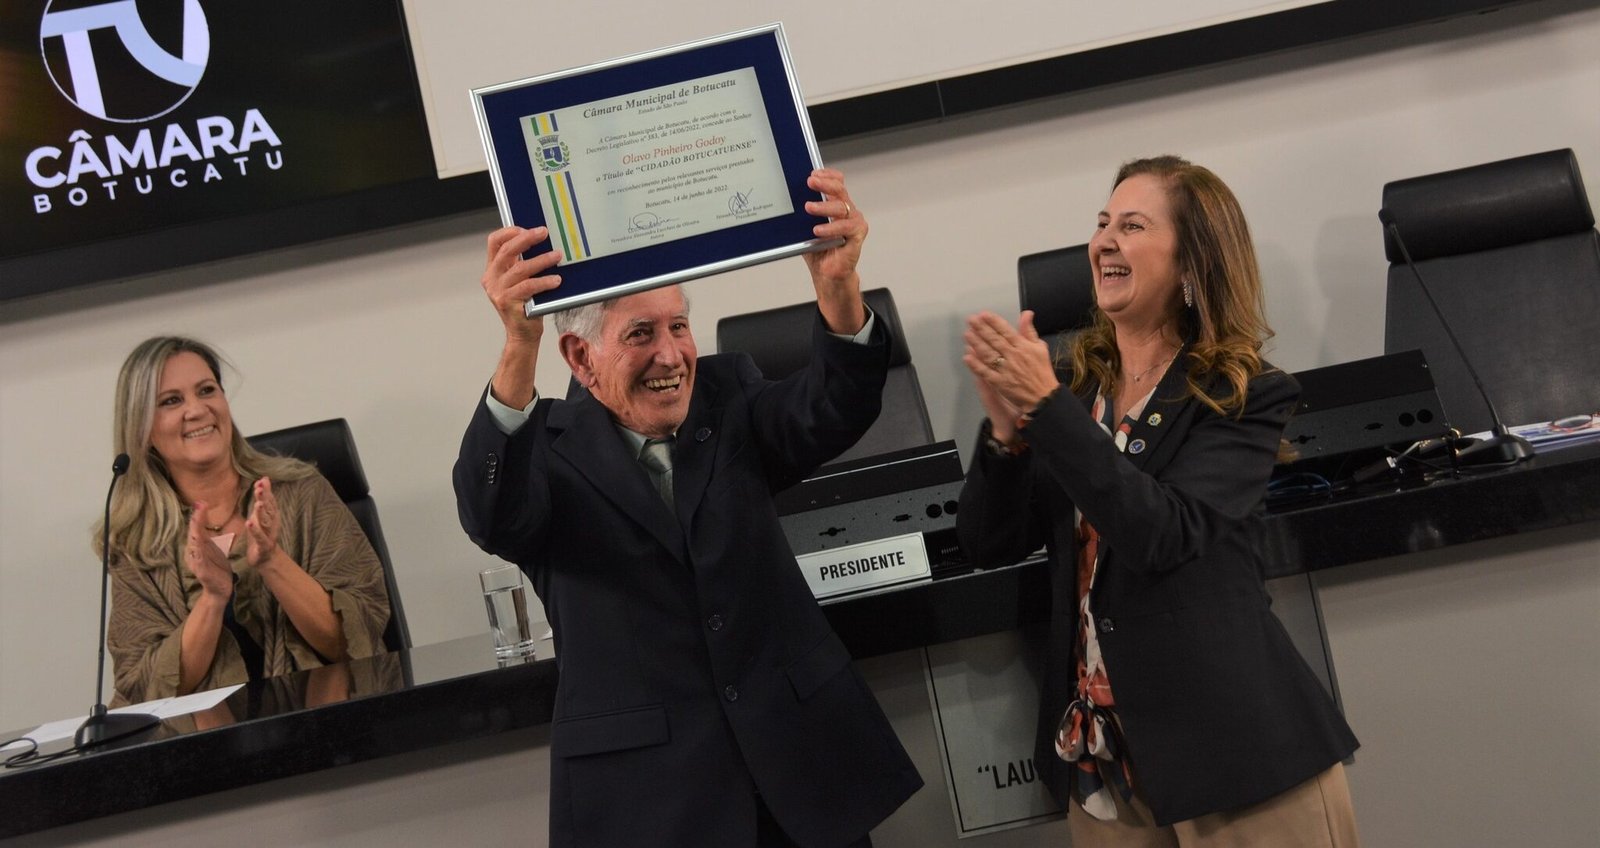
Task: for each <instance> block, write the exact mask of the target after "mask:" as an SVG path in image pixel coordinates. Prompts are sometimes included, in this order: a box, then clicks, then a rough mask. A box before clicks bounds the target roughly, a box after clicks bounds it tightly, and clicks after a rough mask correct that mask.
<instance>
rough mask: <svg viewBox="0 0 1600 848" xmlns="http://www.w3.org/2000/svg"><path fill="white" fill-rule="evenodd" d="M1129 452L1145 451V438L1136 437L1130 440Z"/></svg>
mask: <svg viewBox="0 0 1600 848" xmlns="http://www.w3.org/2000/svg"><path fill="white" fill-rule="evenodd" d="M1128 453H1144V439H1134V440H1133V441H1131V442H1129V443H1128Z"/></svg>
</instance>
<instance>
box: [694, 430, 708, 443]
mask: <svg viewBox="0 0 1600 848" xmlns="http://www.w3.org/2000/svg"><path fill="white" fill-rule="evenodd" d="M709 438H711V428H710V427H701V428H700V429H698V430H696V431H694V440H695V441H697V442H703V441H705V440H706V439H709Z"/></svg>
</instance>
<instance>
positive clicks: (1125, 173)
mask: <svg viewBox="0 0 1600 848" xmlns="http://www.w3.org/2000/svg"><path fill="white" fill-rule="evenodd" d="M1141 174H1149V175H1151V176H1154V177H1156V178H1157V179H1159V180H1160V181H1161V182H1162V183H1163V185H1164V186H1165V187H1166V190H1167V199H1168V201H1169V202H1170V204H1171V206H1172V216H1173V224H1174V226H1175V228H1176V230H1177V235H1178V256H1177V264H1178V269H1179V271H1180V273H1181V274H1182V278H1183V279H1184V280H1186V281H1188V283H1189V286H1190V290H1191V291H1192V292H1193V297H1194V306H1193V307H1192V308H1190V307H1186V306H1183V305H1181V304H1182V301H1179V304H1180V305H1179V307H1178V314H1177V316H1176V318H1177V321H1178V330H1179V332H1180V334H1181V336H1182V338H1183V339H1185V340H1186V341H1190V342H1192V344H1191V346H1190V348H1189V355H1188V361H1187V363H1186V368H1187V374H1188V390H1189V393H1190V394H1192V395H1194V396H1195V397H1196V398H1198V399H1199V400H1200V401H1201V402H1203V403H1205V404H1206V405H1207V406H1209V407H1211V408H1212V409H1214V410H1216V411H1217V412H1218V413H1219V414H1223V415H1226V414H1229V413H1230V412H1231V413H1234V414H1238V413H1241V412H1243V410H1244V402H1245V395H1246V392H1247V386H1248V384H1249V382H1250V378H1252V377H1254V376H1256V375H1257V374H1259V373H1260V372H1261V369H1262V362H1261V346H1262V344H1263V343H1265V342H1266V340H1267V339H1270V338H1272V328H1271V327H1269V326H1267V319H1266V301H1265V299H1264V297H1263V295H1262V289H1261V269H1260V266H1259V265H1257V263H1256V251H1255V246H1254V245H1253V244H1252V242H1251V239H1250V227H1249V225H1248V224H1246V223H1245V220H1244V210H1243V209H1241V208H1240V207H1239V200H1238V198H1236V197H1234V195H1233V191H1232V190H1230V189H1229V188H1228V186H1227V184H1225V183H1223V181H1222V180H1221V179H1220V178H1218V177H1217V175H1216V174H1213V173H1212V172H1211V171H1209V170H1207V169H1206V168H1202V167H1200V166H1199V165H1194V164H1191V163H1190V162H1189V161H1188V160H1186V159H1182V158H1179V157H1177V156H1156V157H1152V158H1149V159H1135V160H1133V161H1131V162H1128V163H1127V164H1125V165H1123V166H1122V168H1121V169H1119V170H1118V171H1117V178H1116V180H1115V181H1114V182H1113V183H1112V184H1111V187H1112V190H1113V191H1115V190H1116V187H1117V186H1119V185H1122V182H1123V181H1124V180H1126V179H1128V178H1130V177H1134V176H1138V175H1141ZM1063 359H1067V360H1070V363H1071V371H1072V383H1071V388H1072V391H1073V392H1074V393H1079V392H1082V391H1084V390H1086V389H1087V388H1088V387H1089V386H1090V385H1091V383H1096V382H1097V383H1099V385H1100V390H1101V391H1102V392H1104V393H1105V394H1106V395H1107V396H1109V395H1110V394H1112V393H1113V392H1115V391H1116V388H1117V380H1118V376H1119V375H1120V373H1121V361H1120V356H1119V354H1118V353H1117V333H1116V328H1115V327H1114V326H1113V325H1112V324H1111V320H1110V319H1109V318H1107V317H1106V315H1105V313H1103V312H1101V311H1100V310H1099V308H1098V307H1097V308H1096V309H1095V310H1094V323H1093V325H1092V326H1090V327H1089V328H1088V329H1086V330H1084V331H1083V332H1081V333H1079V334H1078V335H1077V336H1076V337H1075V338H1074V339H1073V340H1072V342H1071V343H1070V346H1069V348H1068V350H1067V351H1065V352H1064V353H1063ZM1218 377H1221V378H1222V381H1223V383H1224V384H1225V386H1226V388H1225V389H1223V390H1221V391H1220V392H1219V393H1218V394H1217V395H1215V396H1214V395H1212V394H1211V392H1210V390H1208V388H1207V387H1208V386H1212V385H1214V384H1215V382H1216V378H1218Z"/></svg>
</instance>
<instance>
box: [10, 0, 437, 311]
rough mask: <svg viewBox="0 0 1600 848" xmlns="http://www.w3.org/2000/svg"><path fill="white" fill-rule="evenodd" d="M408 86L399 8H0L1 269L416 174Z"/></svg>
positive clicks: (349, 0) (184, 4) (394, 0)
mask: <svg viewBox="0 0 1600 848" xmlns="http://www.w3.org/2000/svg"><path fill="white" fill-rule="evenodd" d="M417 92H418V89H417V83H416V77H415V73H414V70H413V67H412V61H411V56H410V50H409V46H408V42H407V39H406V35H405V23H404V18H403V16H402V13H401V9H400V5H399V3H398V0H278V2H273V3H239V2H224V0H49V2H46V0H33V1H32V2H23V1H22V0H0V262H3V261H4V260H7V259H12V258H15V257H20V256H29V255H33V254H39V253H45V252H51V251H62V250H64V249H69V248H73V247H77V246H81V245H86V244H92V243H96V242H100V241H103V240H107V239H115V238H119V237H126V236H130V235H138V234H141V233H149V232H152V231H156V230H169V229H171V228H175V227H184V226H187V225H194V224H199V223H204V222H208V221H216V220H222V219H229V218H233V217H237V216H243V215H248V214H252V213H260V212H263V211H269V210H282V209H285V208H290V207H294V206H297V205H300V204H306V203H310V202H314V201H320V200H324V199H327V198H330V197H334V196H338V195H343V194H348V193H353V192H359V191H363V190H367V189H372V188H375V187H379V186H386V185H392V184H396V183H403V182H407V181H411V180H416V179H419V178H429V179H431V178H433V177H434V174H435V173H436V172H435V167H434V162H433V154H432V148H431V145H430V143H429V141H428V137H427V129H426V124H425V122H424V119H423V115H422V108H421V102H420V99H419V96H418V93H417ZM196 237H197V238H202V237H203V233H197V234H196ZM62 261H64V262H70V261H72V256H71V254H70V253H66V254H63V255H62ZM34 267H36V268H37V267H38V266H37V265H35V266H34ZM8 276H15V275H8ZM12 288H26V289H28V290H29V291H36V290H38V289H39V281H37V280H17V279H0V299H3V298H4V297H8V296H14V295H15V294H16V292H14V291H7V290H8V289H12Z"/></svg>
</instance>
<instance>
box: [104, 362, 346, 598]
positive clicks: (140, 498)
mask: <svg viewBox="0 0 1600 848" xmlns="http://www.w3.org/2000/svg"><path fill="white" fill-rule="evenodd" d="M179 353H193V354H196V355H198V356H199V357H200V358H201V359H203V360H205V363H206V366H207V367H209V368H210V369H211V375H212V376H213V377H215V378H216V380H217V386H218V387H219V388H221V386H222V357H221V356H220V355H219V354H218V353H217V352H216V350H214V349H213V348H212V347H211V346H210V345H207V344H205V343H204V342H199V341H196V340H194V339H189V338H184V337H182V336H157V337H156V338H153V339H146V340H145V341H143V342H141V343H140V344H139V346H138V347H136V348H134V349H133V352H132V353H130V354H128V358H127V359H126V360H124V361H123V363H122V371H121V372H120V373H119V374H118V375H117V397H116V403H115V410H114V413H113V418H114V420H113V422H112V424H113V431H112V436H111V441H112V447H113V449H114V450H115V451H116V452H117V453H125V454H127V455H128V460H129V461H128V472H127V474H126V475H124V479H123V480H122V482H120V483H118V484H117V490H116V493H115V494H114V495H113V496H112V498H111V551H112V554H113V557H112V558H113V559H114V560H116V561H118V562H120V561H123V560H127V561H131V562H135V563H139V564H141V565H144V566H146V567H151V566H158V565H172V564H173V563H174V562H175V557H176V551H177V549H178V544H177V542H178V540H179V539H180V538H182V536H183V534H184V532H185V531H186V530H187V529H188V521H189V519H188V505H187V504H185V503H183V501H182V498H180V497H179V496H178V490H177V488H176V487H175V486H174V485H173V483H172V476H171V474H170V473H169V472H168V471H167V466H166V463H165V462H163V461H162V459H161V456H160V455H159V454H157V453H156V451H155V448H153V447H152V446H151V444H150V431H151V429H152V427H153V425H154V422H155V412H156V390H157V389H158V388H159V387H160V383H161V371H162V369H163V368H165V367H166V364H167V360H169V359H171V358H172V357H173V356H175V355H177V354H179ZM229 452H230V453H231V454H232V455H233V468H234V470H235V471H237V472H238V473H239V476H240V477H241V478H243V480H244V481H245V485H248V484H249V482H250V481H253V480H255V479H257V478H259V477H270V478H272V480H273V481H274V482H277V481H290V480H301V479H304V478H306V477H309V476H310V475H312V474H315V473H317V472H316V469H315V468H313V467H312V466H311V465H309V464H307V463H305V462H301V461H300V460H298V459H290V458H288V457H278V456H271V455H269V454H264V453H262V452H260V451H258V450H256V449H255V448H253V447H251V446H250V443H249V442H247V441H245V439H244V436H242V435H240V434H239V425H238V422H237V421H235V422H233V438H232V440H231V442H230V444H229ZM102 529H103V528H102V526H101V523H100V522H96V523H95V529H94V541H93V545H94V550H95V553H96V554H98V555H102V556H103V555H104V553H105V552H104V551H103V550H102V549H101V533H102Z"/></svg>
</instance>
